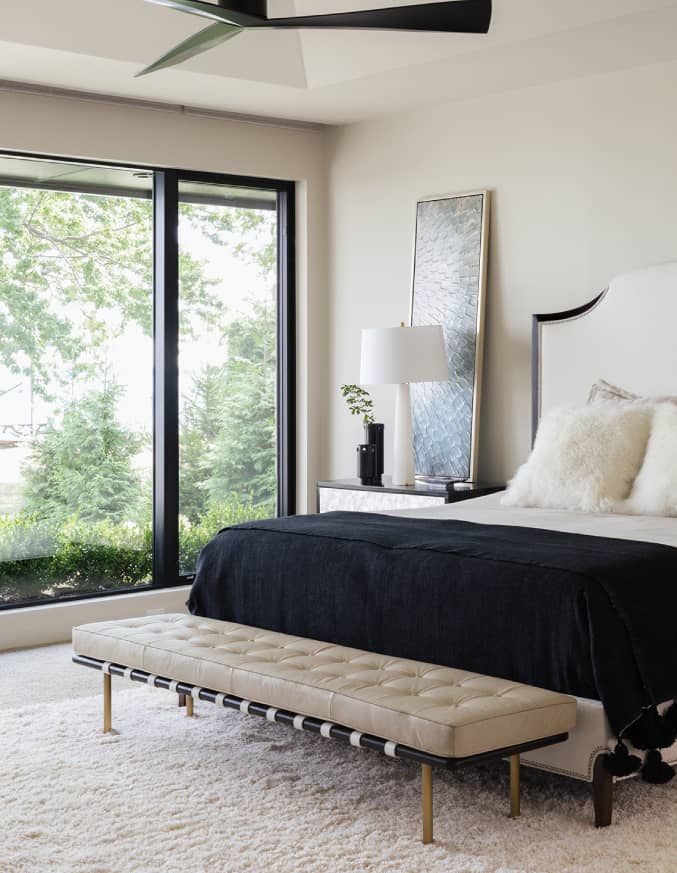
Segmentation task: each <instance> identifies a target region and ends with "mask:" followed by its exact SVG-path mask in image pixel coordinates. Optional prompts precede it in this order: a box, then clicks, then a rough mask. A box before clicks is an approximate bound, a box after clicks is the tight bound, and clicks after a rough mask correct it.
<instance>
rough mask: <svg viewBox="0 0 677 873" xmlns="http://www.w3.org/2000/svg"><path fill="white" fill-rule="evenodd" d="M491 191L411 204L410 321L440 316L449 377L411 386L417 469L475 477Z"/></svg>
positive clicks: (423, 474) (438, 476) (423, 473)
mask: <svg viewBox="0 0 677 873" xmlns="http://www.w3.org/2000/svg"><path fill="white" fill-rule="evenodd" d="M489 209H490V193H489V191H472V192H469V193H465V194H452V195H445V196H440V197H429V198H426V199H425V200H420V201H419V202H418V203H417V205H416V232H415V244H414V273H413V287H412V297H411V323H412V325H423V324H441V325H442V328H443V330H444V340H445V346H446V352H447V360H448V363H449V381H448V382H422V383H418V384H414V385H412V386H411V403H412V426H413V434H414V457H415V465H416V476H417V478H419V479H423V480H426V481H428V482H439V483H440V484H443V483H445V482H447V483H448V482H452V481H475V480H476V478H477V456H478V442H479V411H480V400H481V396H480V394H481V384H482V349H483V343H484V309H485V299H486V286H487V258H488V246H489Z"/></svg>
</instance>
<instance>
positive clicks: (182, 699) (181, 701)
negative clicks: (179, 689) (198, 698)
mask: <svg viewBox="0 0 677 873" xmlns="http://www.w3.org/2000/svg"><path fill="white" fill-rule="evenodd" d="M185 705H186V695H185V694H179V706H185Z"/></svg>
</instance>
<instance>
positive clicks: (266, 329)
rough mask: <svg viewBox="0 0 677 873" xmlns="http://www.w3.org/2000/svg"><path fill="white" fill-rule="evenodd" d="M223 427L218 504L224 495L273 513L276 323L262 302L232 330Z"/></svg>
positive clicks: (216, 450)
mask: <svg viewBox="0 0 677 873" xmlns="http://www.w3.org/2000/svg"><path fill="white" fill-rule="evenodd" d="M226 338H227V342H228V361H227V364H226V366H225V376H224V385H223V389H224V390H223V404H222V409H221V415H220V428H219V432H218V435H217V437H216V440H215V442H214V447H213V453H212V457H213V473H212V476H211V478H210V479H209V481H208V488H209V494H210V496H211V497H212V499H213V500H219V499H222V498H223V497H224V496H225V495H238V496H240V497H243V498H244V497H249V498H250V499H251V500H252V502H253V503H254V505H255V506H258V505H266V506H267V507H269V511H271V512H274V511H275V507H274V497H275V494H276V488H277V470H276V458H275V446H276V438H275V420H276V415H275V387H276V378H275V377H276V318H275V310H274V308H273V307H272V306H267V305H264V304H261V303H257V304H255V305H254V306H253V311H252V313H251V315H248V316H242V317H241V318H239V319H238V320H237V321H234V322H232V323H231V324H230V325H229V327H228V329H227V331H226Z"/></svg>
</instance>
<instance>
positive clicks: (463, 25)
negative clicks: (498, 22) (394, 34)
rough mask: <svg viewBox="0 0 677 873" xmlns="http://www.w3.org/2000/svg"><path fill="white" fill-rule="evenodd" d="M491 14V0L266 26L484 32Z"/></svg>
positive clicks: (301, 18) (393, 8)
mask: <svg viewBox="0 0 677 873" xmlns="http://www.w3.org/2000/svg"><path fill="white" fill-rule="evenodd" d="M491 12H492V9H491V0H451V2H437V3H419V4H416V5H410V6H391V7H389V8H386V9H364V10H358V11H356V12H333V13H326V14H322V15H299V16H296V17H290V18H271V19H269V20H268V23H269V26H270V25H272V26H274V27H276V28H278V27H279V28H292V27H294V28H316V27H317V28H326V29H335V28H336V29H339V28H340V29H342V30H343V29H345V30H353V29H354V30H360V29H363V28H364V29H370V28H373V29H374V30H419V31H421V30H423V31H436V32H446V33H487V31H488V30H489V25H490V24H491ZM253 26H254V27H257V26H260V25H253Z"/></svg>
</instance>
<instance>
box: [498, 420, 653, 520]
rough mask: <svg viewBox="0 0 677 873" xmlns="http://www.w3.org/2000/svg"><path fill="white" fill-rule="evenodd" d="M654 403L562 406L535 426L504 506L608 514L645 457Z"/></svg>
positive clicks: (628, 491)
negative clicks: (529, 448) (528, 451)
mask: <svg viewBox="0 0 677 873" xmlns="http://www.w3.org/2000/svg"><path fill="white" fill-rule="evenodd" d="M652 414H653V407H651V406H646V405H639V404H631V403H596V404H594V405H592V406H584V407H580V408H578V407H566V406H565V407H561V408H559V409H554V410H553V411H552V412H550V413H549V414H548V415H546V416H545V417H544V418H543V419H542V421H541V424H540V427H539V429H538V433H537V435H536V442H535V443H534V448H533V451H532V453H531V456H530V457H529V460H528V461H527V462H526V463H525V464H523V465H522V466H521V467H520V469H519V470H518V471H517V473H516V474H515V477H514V479H513V480H512V482H511V483H510V485H509V487H508V490H507V491H506V493H505V495H504V496H503V500H502V502H503V503H504V504H505V505H506V506H542V507H546V508H548V509H570V510H582V511H583V512H613V511H614V509H615V508H616V507H617V504H619V503H620V501H623V500H625V499H626V498H627V497H628V495H629V494H630V489H631V488H632V483H633V481H634V479H635V476H636V475H637V473H638V471H639V468H640V466H641V463H642V459H643V457H644V452H645V449H646V445H647V441H648V439H649V431H650V428H651V417H652Z"/></svg>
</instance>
